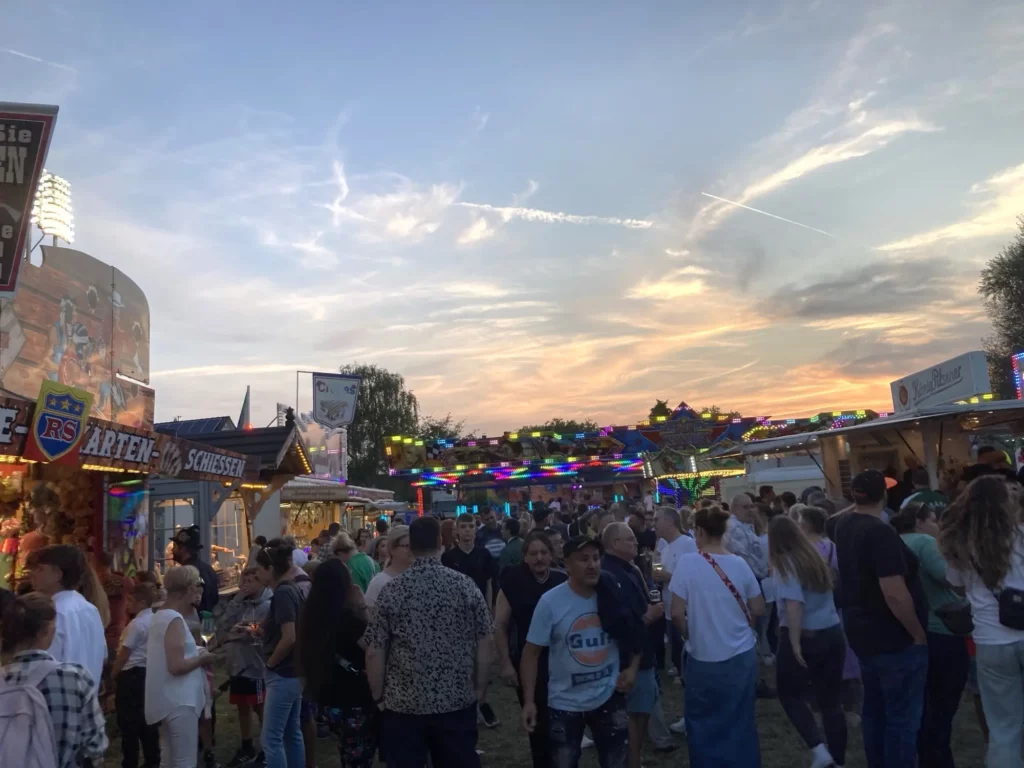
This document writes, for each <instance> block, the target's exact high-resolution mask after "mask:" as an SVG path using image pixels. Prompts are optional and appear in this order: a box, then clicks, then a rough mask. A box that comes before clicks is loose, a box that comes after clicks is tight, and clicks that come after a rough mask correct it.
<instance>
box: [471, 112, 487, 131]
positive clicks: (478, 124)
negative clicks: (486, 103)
mask: <svg viewBox="0 0 1024 768" xmlns="http://www.w3.org/2000/svg"><path fill="white" fill-rule="evenodd" d="M490 119H491V115H490V113H488V112H484V111H483V110H481V109H480V107H477V108H476V109H474V110H473V116H472V117H471V118H470V122H471V124H472V128H473V132H474V133H480V131H482V130H483V129H484V128H486V127H487V123H488V122H489V121H490Z"/></svg>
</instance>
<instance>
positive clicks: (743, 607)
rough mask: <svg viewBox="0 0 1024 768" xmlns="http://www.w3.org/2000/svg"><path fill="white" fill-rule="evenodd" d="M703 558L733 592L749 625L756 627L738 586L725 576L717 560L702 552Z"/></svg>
mask: <svg viewBox="0 0 1024 768" xmlns="http://www.w3.org/2000/svg"><path fill="white" fill-rule="evenodd" d="M700 554H701V557H703V558H704V559H705V560H707V561H708V564H709V565H710V566H711V567H712V568H714V569H715V573H717V574H718V578H720V579H721V580H722V583H723V584H725V586H726V587H728V588H729V591H730V592H732V596H733V597H735V598H736V602H737V603H739V604H740V610H742V611H743V617H744V618H745V619H746V620H747V624H749V625H750V626H754V620H753V619H752V618H751V616H750V610H749V609H748V608H747V604H746V603H745V602H744V601H743V598H742V597H741V596H740V591H739V590H738V589H736V585H734V584H733V583H732V581H730V579H729V577H728V576H726V575H725V571H723V570H722V566H720V565H719V564H718V563H716V562H715V558H713V557H712V556H711V555H709V554H708V553H707V552H704V551H703V550H701V553H700Z"/></svg>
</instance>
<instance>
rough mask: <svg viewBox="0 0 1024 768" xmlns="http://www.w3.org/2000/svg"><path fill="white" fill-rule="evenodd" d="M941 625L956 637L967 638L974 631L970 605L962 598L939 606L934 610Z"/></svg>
mask: <svg viewBox="0 0 1024 768" xmlns="http://www.w3.org/2000/svg"><path fill="white" fill-rule="evenodd" d="M935 615H936V616H938V617H939V621H941V622H942V625H943V626H944V627H945V628H946V629H948V630H949V631H950V632H952V633H953V634H954V635H956V636H957V637H967V636H968V635H970V634H971V633H972V632H973V631H974V617H973V616H972V614H971V604H970V603H969V602H967V601H966V600H964V599H963V598H961V599H959V600H954V601H953V602H951V603H946V604H945V605H940V606H939V607H938V608H936V609H935Z"/></svg>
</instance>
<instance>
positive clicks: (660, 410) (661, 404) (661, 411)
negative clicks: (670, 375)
mask: <svg viewBox="0 0 1024 768" xmlns="http://www.w3.org/2000/svg"><path fill="white" fill-rule="evenodd" d="M659 416H664V417H665V418H666V419H667V418H670V417H671V416H672V409H671V408H669V407H668V401H667V400H658V401H656V402H655V403H654V407H653V408H651V413H650V416H648V418H649V419H650V420H651V421H654V420H655V419H656V418H658V417H659Z"/></svg>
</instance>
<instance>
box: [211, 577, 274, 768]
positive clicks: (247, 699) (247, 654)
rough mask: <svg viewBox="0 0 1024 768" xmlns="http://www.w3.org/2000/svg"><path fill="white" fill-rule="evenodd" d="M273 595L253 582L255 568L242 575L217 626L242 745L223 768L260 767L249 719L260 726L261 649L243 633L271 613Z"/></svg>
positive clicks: (260, 756) (254, 637)
mask: <svg viewBox="0 0 1024 768" xmlns="http://www.w3.org/2000/svg"><path fill="white" fill-rule="evenodd" d="M271 597H273V593H272V592H271V591H270V590H269V589H266V588H265V587H264V586H263V585H262V584H260V582H259V580H258V579H257V578H256V568H255V567H249V568H246V569H245V570H244V571H242V577H241V581H240V583H239V589H238V594H236V595H235V597H234V599H233V600H232V601H231V602H230V603H228V606H227V608H225V610H224V613H223V614H222V615H221V618H220V620H219V621H218V623H217V644H218V645H219V646H220V647H222V648H224V650H225V652H226V654H227V669H228V675H229V676H230V680H229V684H228V685H229V690H230V692H231V693H230V699H229V701H230V702H231V704H232V705H234V707H235V708H236V709H237V710H238V730H239V732H240V733H241V737H242V744H241V746H240V747H239V749H238V752H237V753H236V754H235V756H234V757H233V758H232V759H231V762H229V763H228V764H227V767H226V768H238V766H241V765H245V764H247V763H250V762H252V761H254V760H255V762H253V766H254V768H259V767H260V766H262V765H263V753H262V752H260V753H259V754H258V755H257V753H256V748H255V746H254V741H253V733H252V715H253V713H254V712H255V713H256V717H257V718H258V719H259V721H260V725H261V726H262V725H263V698H264V688H263V672H264V664H263V655H262V652H261V649H260V646H259V645H258V643H259V635H256V634H253V633H252V632H249V631H242V627H241V626H240V625H242V626H244V627H246V628H248V627H252V626H258V625H260V624H262V623H263V620H264V619H265V618H266V616H267V613H268V612H269V611H270V599H271Z"/></svg>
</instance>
